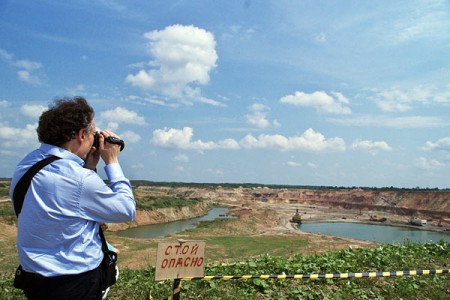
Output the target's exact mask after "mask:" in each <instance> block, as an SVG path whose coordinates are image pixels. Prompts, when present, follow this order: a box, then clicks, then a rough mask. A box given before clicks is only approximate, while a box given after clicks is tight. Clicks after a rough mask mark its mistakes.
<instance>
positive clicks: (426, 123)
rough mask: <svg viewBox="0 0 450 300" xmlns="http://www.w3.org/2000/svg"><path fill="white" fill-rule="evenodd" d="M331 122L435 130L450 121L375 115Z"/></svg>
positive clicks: (348, 124)
mask: <svg viewBox="0 0 450 300" xmlns="http://www.w3.org/2000/svg"><path fill="white" fill-rule="evenodd" d="M328 120H329V121H330V122H332V123H334V124H339V125H346V126H368V127H391V128H433V127H446V126H449V125H450V122H449V121H446V120H443V119H441V118H439V117H423V116H410V117H388V116H375V115H361V116H356V117H346V118H343V119H336V118H330V119H328Z"/></svg>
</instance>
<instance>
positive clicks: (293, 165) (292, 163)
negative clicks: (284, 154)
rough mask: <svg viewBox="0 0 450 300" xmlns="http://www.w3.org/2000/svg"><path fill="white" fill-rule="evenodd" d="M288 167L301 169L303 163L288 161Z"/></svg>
mask: <svg viewBox="0 0 450 300" xmlns="http://www.w3.org/2000/svg"><path fill="white" fill-rule="evenodd" d="M287 165H288V166H289V167H294V168H300V167H301V166H302V164H301V163H298V162H295V161H288V162H287Z"/></svg>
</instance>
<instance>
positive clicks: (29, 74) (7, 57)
mask: <svg viewBox="0 0 450 300" xmlns="http://www.w3.org/2000/svg"><path fill="white" fill-rule="evenodd" d="M0 58H1V59H2V60H3V61H5V62H6V63H7V64H9V65H10V66H11V67H13V68H15V69H17V72H16V74H17V77H18V78H19V79H20V80H22V81H24V82H26V83H28V84H31V85H41V84H42V83H43V80H42V77H43V76H44V75H43V74H42V72H41V69H42V64H41V63H40V62H35V61H31V60H28V59H15V58H14V55H13V54H11V53H8V52H7V51H6V50H4V49H1V48H0Z"/></svg>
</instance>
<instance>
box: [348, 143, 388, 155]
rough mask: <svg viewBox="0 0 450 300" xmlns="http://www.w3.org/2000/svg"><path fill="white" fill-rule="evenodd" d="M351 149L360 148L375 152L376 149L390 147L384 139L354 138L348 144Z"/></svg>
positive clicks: (376, 151) (386, 149)
mask: <svg viewBox="0 0 450 300" xmlns="http://www.w3.org/2000/svg"><path fill="white" fill-rule="evenodd" d="M350 148H351V149H353V150H362V151H367V152H370V153H371V154H376V153H378V151H391V150H392V148H391V146H389V145H388V144H387V143H386V142H384V141H369V140H365V141H364V140H356V141H354V142H353V143H352V145H351V146H350Z"/></svg>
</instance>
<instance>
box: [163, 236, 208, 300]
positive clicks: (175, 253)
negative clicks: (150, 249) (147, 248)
mask: <svg viewBox="0 0 450 300" xmlns="http://www.w3.org/2000/svg"><path fill="white" fill-rule="evenodd" d="M205 244H206V242H205V241H186V240H178V241H176V242H162V243H159V244H158V251H157V253H156V270H155V280H156V281H159V280H166V279H174V280H175V281H174V288H173V298H172V299H179V292H180V280H179V279H178V278H183V277H203V276H204V274H205Z"/></svg>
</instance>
